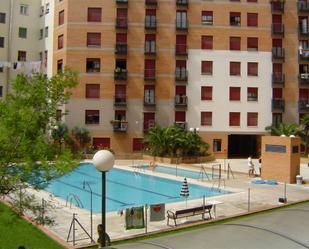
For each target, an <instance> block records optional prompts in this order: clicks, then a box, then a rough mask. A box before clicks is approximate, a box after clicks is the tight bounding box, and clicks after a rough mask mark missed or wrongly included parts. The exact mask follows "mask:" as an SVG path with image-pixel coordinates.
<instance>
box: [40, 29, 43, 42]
mask: <svg viewBox="0 0 309 249" xmlns="http://www.w3.org/2000/svg"><path fill="white" fill-rule="evenodd" d="M43 33H44V30H43V29H40V37H39V39H40V40H42V39H43Z"/></svg>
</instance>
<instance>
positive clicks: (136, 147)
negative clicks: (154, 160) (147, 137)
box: [132, 138, 144, 152]
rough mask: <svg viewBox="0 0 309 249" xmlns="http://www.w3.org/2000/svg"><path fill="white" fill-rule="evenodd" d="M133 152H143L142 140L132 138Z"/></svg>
mask: <svg viewBox="0 0 309 249" xmlns="http://www.w3.org/2000/svg"><path fill="white" fill-rule="evenodd" d="M132 146H133V152H138V151H142V150H143V148H144V147H143V139H142V138H133V143H132Z"/></svg>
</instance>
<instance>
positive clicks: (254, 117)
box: [247, 112, 258, 126]
mask: <svg viewBox="0 0 309 249" xmlns="http://www.w3.org/2000/svg"><path fill="white" fill-rule="evenodd" d="M257 125H258V113H257V112H248V113H247V126H257Z"/></svg>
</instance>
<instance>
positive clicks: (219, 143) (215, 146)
mask: <svg viewBox="0 0 309 249" xmlns="http://www.w3.org/2000/svg"><path fill="white" fill-rule="evenodd" d="M221 147H222V140H221V139H214V140H213V142H212V150H213V152H220V151H221Z"/></svg>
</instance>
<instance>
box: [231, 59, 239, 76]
mask: <svg viewBox="0 0 309 249" xmlns="http://www.w3.org/2000/svg"><path fill="white" fill-rule="evenodd" d="M230 75H232V76H240V62H235V61H231V62H230Z"/></svg>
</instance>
